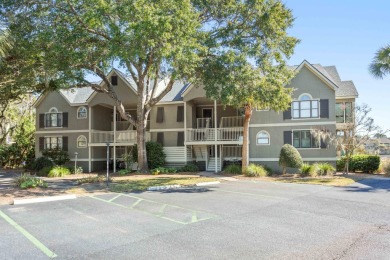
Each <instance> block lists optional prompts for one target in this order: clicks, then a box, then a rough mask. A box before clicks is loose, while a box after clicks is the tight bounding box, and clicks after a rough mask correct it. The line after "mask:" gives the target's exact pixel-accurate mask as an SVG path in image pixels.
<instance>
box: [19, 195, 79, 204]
mask: <svg viewBox="0 0 390 260" xmlns="http://www.w3.org/2000/svg"><path fill="white" fill-rule="evenodd" d="M76 198H77V197H76V195H61V196H51V197H42V198H32V199H14V203H13V205H23V204H31V203H40V202H48V201H58V200H71V199H76Z"/></svg>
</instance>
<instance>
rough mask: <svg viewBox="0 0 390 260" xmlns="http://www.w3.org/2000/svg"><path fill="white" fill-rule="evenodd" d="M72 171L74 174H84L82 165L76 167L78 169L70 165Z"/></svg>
mask: <svg viewBox="0 0 390 260" xmlns="http://www.w3.org/2000/svg"><path fill="white" fill-rule="evenodd" d="M70 172H71V173H72V174H82V173H83V172H84V170H83V167H81V166H79V167H76V169H75V168H74V167H70Z"/></svg>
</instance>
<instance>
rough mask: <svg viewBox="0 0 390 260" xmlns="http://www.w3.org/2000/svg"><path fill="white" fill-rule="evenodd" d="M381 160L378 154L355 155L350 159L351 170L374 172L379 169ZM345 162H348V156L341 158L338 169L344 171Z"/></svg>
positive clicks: (337, 165)
mask: <svg viewBox="0 0 390 260" xmlns="http://www.w3.org/2000/svg"><path fill="white" fill-rule="evenodd" d="M380 161H381V160H380V157H379V156H378V155H369V154H357V155H353V156H351V159H350V161H349V171H351V172H357V171H359V172H364V173H374V172H375V171H377V170H378V168H379V165H380ZM345 163H346V157H342V158H340V159H339V160H338V161H337V163H336V168H337V170H338V171H343V170H344V165H345Z"/></svg>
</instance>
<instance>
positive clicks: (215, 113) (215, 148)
mask: <svg viewBox="0 0 390 260" xmlns="http://www.w3.org/2000/svg"><path fill="white" fill-rule="evenodd" d="M217 134H218V132H217V100H214V141H215V144H214V156H215V157H214V160H215V170H214V171H215V172H218V168H217V166H218V150H217V149H218V148H217Z"/></svg>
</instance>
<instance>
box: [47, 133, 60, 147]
mask: <svg viewBox="0 0 390 260" xmlns="http://www.w3.org/2000/svg"><path fill="white" fill-rule="evenodd" d="M44 140H45V149H62V146H63V143H62V136H45V139H44Z"/></svg>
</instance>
